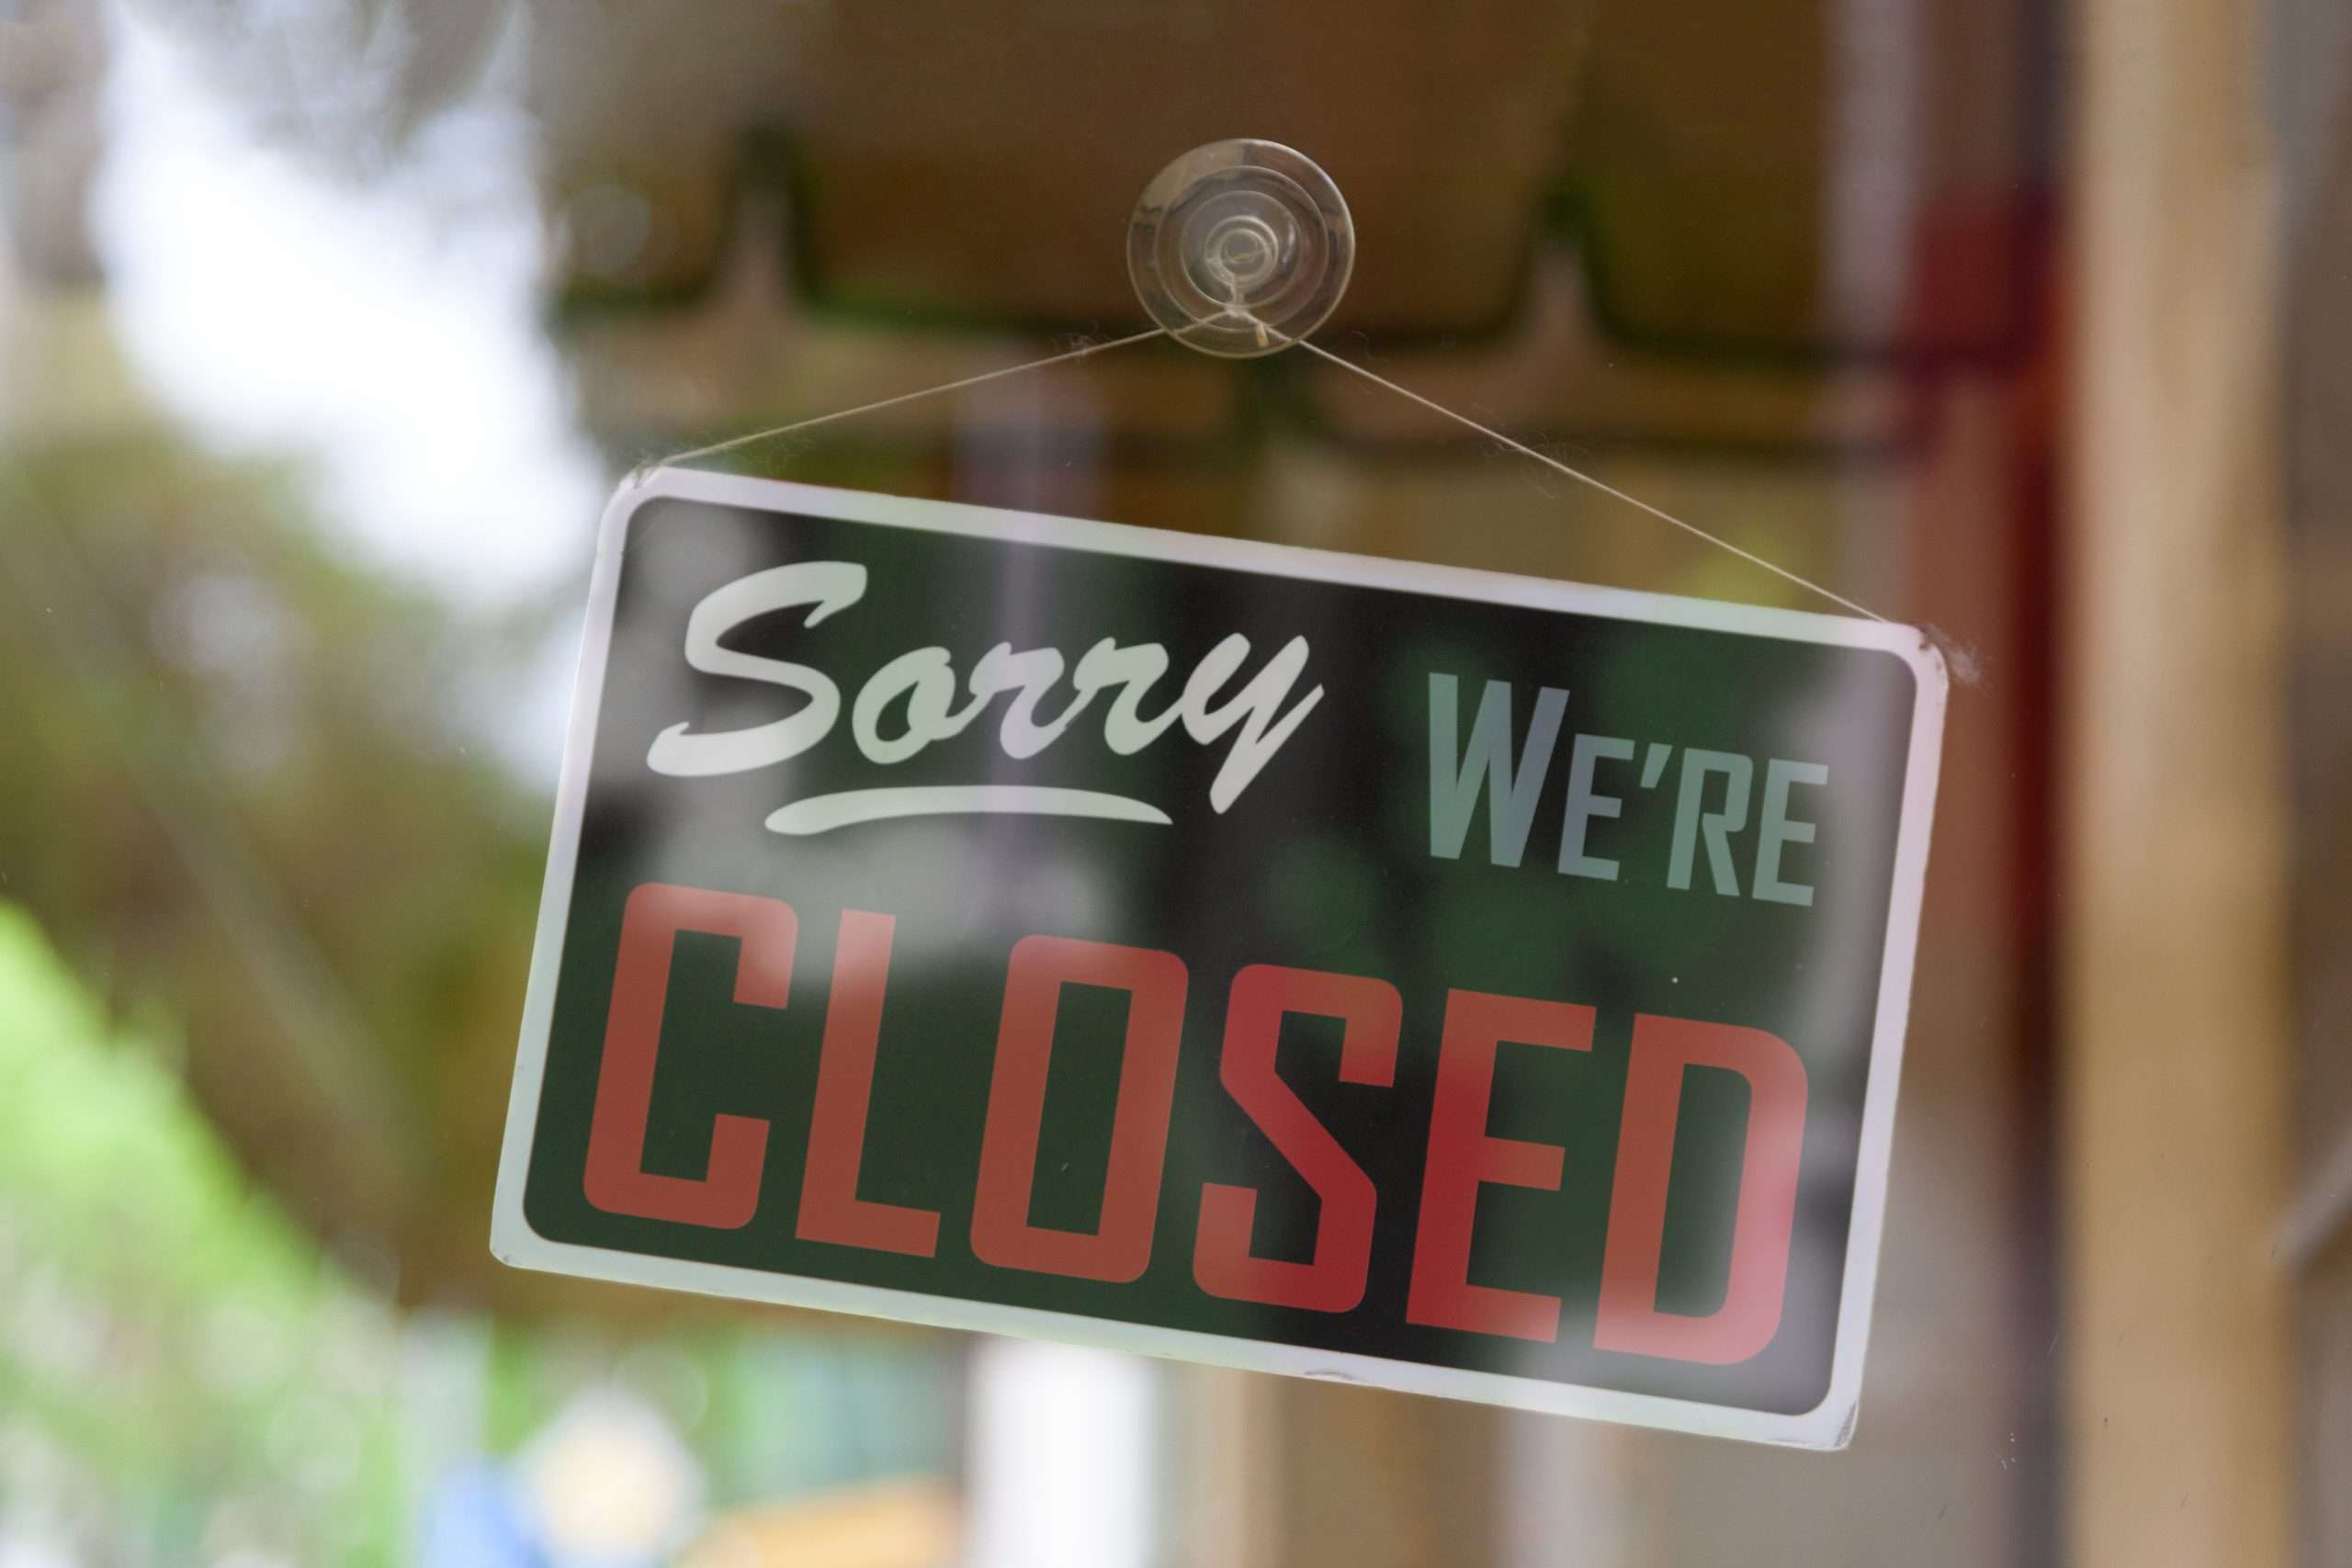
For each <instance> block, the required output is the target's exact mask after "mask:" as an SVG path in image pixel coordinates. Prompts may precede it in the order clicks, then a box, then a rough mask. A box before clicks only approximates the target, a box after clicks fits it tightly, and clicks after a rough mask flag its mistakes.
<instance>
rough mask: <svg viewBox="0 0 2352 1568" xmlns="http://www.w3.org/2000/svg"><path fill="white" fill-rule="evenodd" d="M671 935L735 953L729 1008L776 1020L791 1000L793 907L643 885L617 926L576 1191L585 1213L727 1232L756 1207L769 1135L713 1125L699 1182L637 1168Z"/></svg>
mask: <svg viewBox="0 0 2352 1568" xmlns="http://www.w3.org/2000/svg"><path fill="white" fill-rule="evenodd" d="M680 931H708V932H711V933H712V934H714V935H718V936H731V937H733V938H735V939H736V940H737V941H738V942H741V943H742V955H741V958H740V959H739V960H738V961H737V964H736V968H735V999H736V1001H737V1002H739V1003H741V1004H742V1005H743V1006H745V1007H763V1008H780V1007H782V1006H784V1003H785V998H786V994H787V993H788V992H789V991H790V990H791V988H792V950H793V945H794V942H796V940H797V937H798V934H799V925H798V922H797V920H796V919H795V918H794V916H793V913H792V906H790V905H789V904H786V903H783V902H781V901H780V900H778V899H775V898H758V897H752V896H751V895H749V894H742V893H713V892H709V891H707V890H706V889H703V888H699V887H674V886H670V885H668V884H666V883H659V882H649V883H647V884H645V885H644V886H641V887H639V888H638V889H637V890H636V891H635V892H633V893H631V894H630V895H629V896H628V906H627V908H625V909H624V910H623V912H622V916H621V942H620V956H619V959H618V962H617V963H616V964H615V966H614V970H613V1001H612V1008H611V1010H610V1011H609V1012H608V1013H607V1014H606V1015H605V1059H604V1063H603V1065H602V1066H600V1067H599V1069H598V1073H597V1078H596V1107H595V1111H594V1114H593V1117H592V1119H591V1121H590V1122H589V1127H588V1161H587V1168H586V1170H585V1172H584V1173H583V1176H582V1186H583V1187H584V1189H585V1190H586V1192H587V1195H588V1201H590V1202H591V1203H594V1205H595V1206H596V1207H597V1208H599V1209H602V1210H604V1211H605V1212H606V1213H614V1214H634V1215H637V1216H639V1217H640V1218H643V1219H649V1220H674V1221H676V1222H677V1223H679V1224H689V1225H708V1226H710V1227H711V1228H713V1229H716V1230H735V1229H738V1228H740V1227H741V1226H743V1225H746V1224H750V1223H751V1220H752V1214H753V1213H755V1212H756V1211H757V1210H758V1208H759V1206H760V1170H761V1167H762V1165H763V1163H764V1161H765V1159H766V1156H767V1141H768V1124H767V1123H766V1122H763V1121H761V1120H759V1119H757V1118H755V1117H750V1116H729V1115H721V1116H718V1117H717V1118H715V1119H714V1120H713V1122H712V1123H711V1130H710V1165H709V1168H708V1170H707V1173H706V1174H705V1175H704V1176H703V1177H702V1178H701V1179H699V1180H696V1179H693V1178H689V1177H679V1176H656V1175H654V1174H652V1173H651V1172H650V1171H648V1170H646V1169H645V1168H644V1163H645V1123H646V1119H647V1117H648V1116H649V1115H650V1114H651V1112H652V1109H653V1062H654V1058H655V1057H656V1056H657V1055H660V1053H661V1049H662V1008H663V1006H664V1004H665V1003H666V1001H667V999H668V995H669V989H670V954H671V950H672V949H673V947H674V946H675V944H676V940H677V934H678V932H680Z"/></svg>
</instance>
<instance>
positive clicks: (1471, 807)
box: [1429, 673, 1829, 906]
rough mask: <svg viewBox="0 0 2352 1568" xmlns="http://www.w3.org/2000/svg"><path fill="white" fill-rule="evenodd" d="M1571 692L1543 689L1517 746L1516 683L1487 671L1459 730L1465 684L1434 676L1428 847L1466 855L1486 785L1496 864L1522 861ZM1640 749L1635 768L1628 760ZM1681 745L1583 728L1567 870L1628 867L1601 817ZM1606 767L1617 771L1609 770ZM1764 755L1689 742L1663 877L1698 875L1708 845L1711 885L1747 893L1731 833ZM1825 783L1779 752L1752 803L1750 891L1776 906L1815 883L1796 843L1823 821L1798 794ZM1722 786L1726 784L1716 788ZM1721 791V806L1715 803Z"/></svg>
mask: <svg viewBox="0 0 2352 1568" xmlns="http://www.w3.org/2000/svg"><path fill="white" fill-rule="evenodd" d="M1567 705H1568V694H1567V693H1566V692H1564V691H1562V690H1560V689H1559V688H1558V687H1556V686H1543V687H1539V688H1537V690H1536V694H1535V708H1534V712H1533V714H1532V716H1530V717H1529V720H1528V726H1527V739H1526V741H1525V743H1524V745H1523V746H1522V747H1521V749H1520V750H1519V751H1518V753H1517V754H1516V755H1514V754H1513V752H1512V750H1511V736H1512V733H1513V728H1512V724H1511V687H1510V682H1504V681H1489V682H1487V683H1486V687H1485V690H1484V691H1483V692H1482V693H1481V694H1479V698H1478V712H1477V716H1476V718H1474V719H1473V720H1472V721H1471V725H1470V733H1469V735H1468V736H1467V737H1464V735H1463V734H1462V730H1461V717H1460V709H1461V706H1462V694H1461V690H1460V682H1458V681H1457V680H1456V679H1455V678H1454V677H1453V676H1452V675H1445V674H1437V673H1432V674H1431V675H1430V699H1429V715H1430V854H1432V855H1435V856H1436V857H1438V858H1439V859H1441V860H1459V859H1461V858H1462V851H1463V847H1464V843H1465V841H1466V840H1468V838H1469V835H1470V820H1471V818H1472V816H1473V815H1474V814H1475V813H1476V810H1477V806H1478V801H1479V798H1480V796H1481V795H1484V796H1485V798H1486V802H1487V859H1488V860H1489V861H1490V862H1491V863H1493V864H1496V865H1505V866H1515V865H1517V864H1519V863H1520V862H1521V859H1522V858H1523V857H1524V856H1525V854H1526V852H1527V839H1528V834H1529V832H1530V831H1531V829H1533V827H1534V825H1535V814H1536V809H1537V807H1538V805H1539V803H1540V802H1541V801H1542V799H1543V797H1544V784H1545V780H1546V778H1547V777H1548V775H1549V773H1550V769H1551V766H1552V759H1553V756H1554V754H1555V750H1558V747H1559V739H1560V720H1561V717H1562V716H1563V715H1564V714H1565V713H1566V709H1567ZM1637 750H1638V751H1639V752H1640V755H1641V760H1642V761H1641V768H1640V771H1639V773H1633V772H1632V771H1631V770H1627V769H1623V768H1621V766H1620V764H1623V763H1629V762H1631V761H1634V755H1635V753H1636V751H1637ZM1674 753H1675V749H1674V748H1673V747H1672V746H1669V745H1668V744H1666V743H1665V742H1663V741H1655V740H1654V741H1651V742H1650V743H1649V744H1648V745H1646V746H1644V747H1639V748H1637V747H1636V746H1635V745H1634V742H1633V741H1632V740H1630V739H1626V738H1625V737H1623V736H1621V735H1578V736H1577V737H1576V738H1575V739H1574V740H1573V741H1572V742H1571V743H1570V744H1569V746H1568V747H1567V760H1568V765H1567V799H1566V806H1565V807H1564V808H1563V817H1562V822H1561V831H1560V859H1559V869H1560V873H1561V874H1562V875H1564V876H1585V877H1591V878H1594V879H1596V880H1598V881H1601V882H1614V881H1616V880H1617V879H1618V877H1619V875H1620V874H1621V873H1622V870H1623V867H1622V865H1621V864H1620V863H1619V861H1618V860H1617V858H1616V857H1614V856H1612V855H1609V854H1605V853H1603V852H1601V848H1600V843H1599V840H1600V838H1601V836H1602V835H1603V832H1604V829H1602V828H1601V826H1600V825H1601V824H1602V823H1605V822H1607V821H1610V820H1611V819H1613V818H1618V817H1621V816H1623V813H1624V810H1625V802H1626V798H1627V795H1626V792H1627V791H1628V790H1629V789H1630V790H1635V791H1651V790H1656V789H1657V788H1658V787H1659V785H1660V784H1662V783H1663V782H1664V781H1665V780H1666V779H1667V778H1668V773H1669V765H1670V764H1671V763H1672V762H1673V761H1674ZM1604 767H1606V768H1608V769H1610V770H1611V774H1612V775H1614V776H1611V777H1603V776H1602V774H1601V771H1600V770H1602V769H1603V768H1604ZM1755 778H1756V765H1755V763H1754V762H1752V761H1749V760H1748V759H1747V757H1744V756H1742V755H1741V754H1739V753H1738V752H1736V751H1711V750H1704V749H1702V748H1700V747H1696V746H1691V747H1686V748H1684V749H1683V751H1682V756H1681V769H1680V778H1679V782H1678V783H1677V784H1676V786H1675V788H1674V789H1673V791H1672V796H1673V800H1674V839H1673V848H1672V850H1671V851H1670V852H1669V853H1668V858H1667V867H1666V885H1667V886H1668V887H1672V888H1677V889H1684V888H1688V887H1690V886H1691V877H1692V874H1693V873H1694V871H1695V869H1696V866H1695V862H1696V860H1697V857H1698V852H1699V850H1700V848H1701V846H1702V844H1703V845H1704V847H1705V851H1706V874H1707V882H1708V886H1711V887H1713V890H1714V891H1715V892H1716V893H1718V894H1722V895H1724V896H1726V897H1738V896H1739V894H1740V892H1741V886H1740V872H1739V864H1738V859H1739V857H1738V856H1737V855H1736V854H1735V852H1734V844H1733V840H1734V838H1735V836H1736V835H1738V834H1741V833H1744V832H1746V831H1747V828H1748V799H1749V795H1750V791H1751V789H1752V787H1753V785H1754V783H1755ZM1828 782H1829V770H1828V769H1827V768H1826V767H1824V766H1823V765H1822V764H1820V763H1818V762H1796V761H1785V760H1783V759H1781V758H1778V757H1774V758H1770V759H1769V760H1768V761H1766V763H1765V766H1764V786H1763V791H1762V795H1763V799H1762V802H1761V804H1760V805H1759V806H1758V808H1757V812H1756V825H1755V833H1756V837H1755V845H1754V849H1753V851H1752V855H1753V858H1752V860H1751V861H1750V864H1749V881H1748V883H1747V896H1748V897H1754V898H1762V899H1765V900H1767V901H1769V902H1771V903H1775V904H1795V905H1799V906H1809V905H1811V904H1812V902H1813V887H1812V885H1811V884H1809V883H1805V882H1801V881H1799V880H1797V879H1796V877H1795V876H1793V875H1792V874H1788V873H1787V871H1786V868H1785V861H1786V857H1787V855H1788V851H1789V848H1790V846H1791V845H1797V844H1810V843H1812V842H1813V840H1814V836H1815V831H1816V827H1815V823H1813V822H1812V821H1811V820H1810V819H1808V818H1801V817H1799V816H1798V815H1797V801H1796V798H1795V796H1794V792H1795V791H1796V790H1797V789H1798V788H1800V787H1807V788H1813V787H1818V786H1820V785H1823V784H1827V783H1828ZM1718 785H1720V788H1718V787H1717V786H1718ZM1710 800H1713V802H1714V804H1713V806H1712V807H1710V805H1709V804H1708V803H1709V801H1710Z"/></svg>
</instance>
